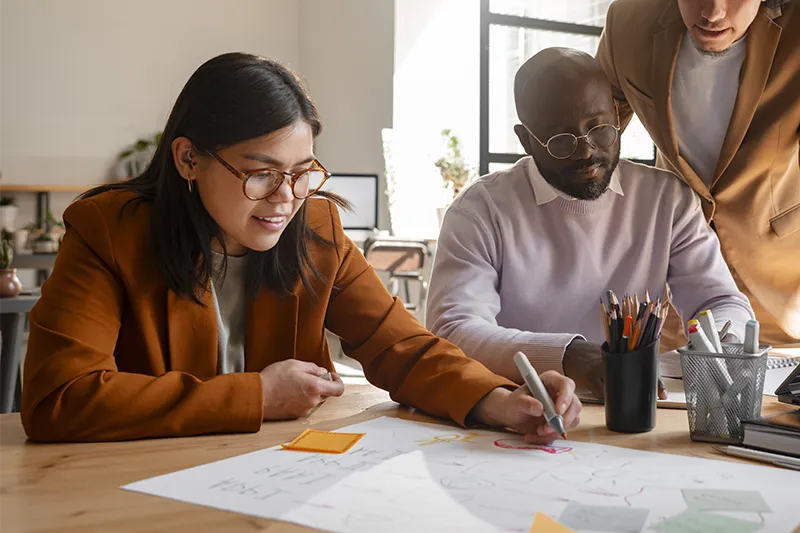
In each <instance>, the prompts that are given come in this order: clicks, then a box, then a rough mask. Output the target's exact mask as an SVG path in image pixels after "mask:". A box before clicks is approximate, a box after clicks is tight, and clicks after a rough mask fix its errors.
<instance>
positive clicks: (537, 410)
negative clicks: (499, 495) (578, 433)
mask: <svg viewBox="0 0 800 533" xmlns="http://www.w3.org/2000/svg"><path fill="white" fill-rule="evenodd" d="M539 378H541V380H542V383H543V384H544V386H545V388H546V389H547V391H548V392H549V393H550V397H551V398H553V399H554V400H553V405H555V408H556V412H557V413H558V414H560V415H561V416H562V418H563V419H564V427H565V428H566V429H567V430H569V429H570V428H574V427H575V426H577V425H578V423H579V422H580V412H581V408H582V406H581V402H580V400H578V397H577V396H575V382H574V381H572V380H571V379H570V378H568V377H566V376H562V375H561V374H559V373H558V372H555V371H552V370H551V371H548V372H544V373H542V374H541V375H540V376H539ZM543 414H544V408H543V407H542V404H541V403H540V402H539V400H537V399H536V398H534V397H533V396H531V394H530V392H528V388H527V387H526V386H522V387H519V388H518V389H517V390H515V391H514V392H510V391H508V390H507V389H504V388H500V387H498V388H496V389H494V390H492V391H491V392H490V393H489V394H487V395H486V396H484V397H483V399H482V400H481V401H480V402H478V404H477V405H476V406H475V407H474V408H473V409H472V412H471V416H472V417H473V418H474V419H475V420H477V421H479V422H481V423H483V424H486V425H489V426H495V427H508V428H511V429H513V430H516V431H519V432H520V433H522V434H523V435H525V440H526V441H527V442H531V443H534V444H547V443H549V442H552V441H553V440H555V439H556V438H558V436H559V435H558V433H557V432H556V430H554V429H553V428H552V427H550V425H549V424H548V423H547V420H545V418H544V416H543Z"/></svg>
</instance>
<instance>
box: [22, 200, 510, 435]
mask: <svg viewBox="0 0 800 533" xmlns="http://www.w3.org/2000/svg"><path fill="white" fill-rule="evenodd" d="M131 198H133V193H130V192H120V191H114V192H105V193H103V194H100V195H98V196H95V197H93V198H90V199H85V200H80V201H78V202H76V203H74V204H73V205H71V206H70V207H69V208H68V209H67V211H66V212H65V214H64V221H65V223H66V226H67V233H66V235H65V236H64V240H63V243H62V245H61V249H60V251H59V254H58V258H57V259H56V263H55V267H54V268H53V272H52V275H51V277H50V279H48V280H47V282H46V283H45V284H44V286H43V287H42V297H41V300H40V301H39V303H38V304H37V305H36V307H35V308H34V309H33V310H32V311H31V314H30V340H29V343H28V353H27V357H26V360H25V372H24V383H23V389H22V423H23V425H24V427H25V431H26V432H27V434H28V436H29V437H31V438H32V439H36V440H46V441H59V440H68V441H88V440H122V439H135V438H143V437H164V436H183V435H196V434H201V433H212V432H254V431H258V430H259V428H261V423H262V390H261V380H260V377H259V375H258V372H259V371H261V370H262V369H263V368H264V367H266V366H268V365H270V364H272V363H275V362H277V361H281V360H285V359H292V358H295V359H300V360H304V361H311V362H314V363H316V364H318V365H320V366H324V367H326V368H328V369H331V370H332V369H333V364H332V361H331V358H330V354H329V351H328V346H327V343H326V340H325V329H326V328H327V329H329V330H330V331H332V332H333V333H335V334H337V335H338V336H339V337H341V338H342V345H343V347H344V348H345V351H346V352H347V353H348V354H349V355H350V356H351V357H353V358H355V359H357V360H358V361H360V362H361V363H362V365H363V366H364V370H365V373H366V376H367V378H368V379H369V381H370V382H372V383H373V384H375V385H376V386H378V387H381V388H383V389H386V390H388V391H389V392H390V393H391V396H392V398H393V399H394V400H395V401H397V402H401V403H405V404H408V405H411V406H415V407H418V408H420V409H422V410H424V411H427V412H428V413H430V414H433V415H436V416H440V417H449V418H451V419H453V420H455V421H457V422H459V423H462V424H463V423H464V421H465V418H466V416H467V415H468V413H469V411H470V410H471V409H472V407H473V406H474V405H475V404H476V403H477V402H478V401H479V400H480V399H481V398H482V397H483V396H484V395H485V394H487V393H488V392H489V391H490V390H492V389H493V388H495V387H498V386H504V385H511V383H510V382H508V381H506V380H505V379H503V378H500V377H499V376H496V375H495V374H493V373H491V372H490V371H489V370H487V369H486V368H485V367H483V366H482V365H481V364H480V363H478V362H475V361H473V360H471V359H469V358H467V357H466V356H465V355H463V354H462V353H461V351H459V350H458V349H457V348H456V347H455V346H454V345H452V344H450V343H448V342H446V341H444V340H441V339H438V338H437V337H435V336H433V335H432V334H431V333H429V332H428V331H427V330H425V329H424V328H423V327H422V326H421V325H420V324H419V322H417V320H416V319H415V318H414V317H413V316H411V315H410V314H409V313H408V312H407V311H406V310H405V308H404V306H403V304H402V303H400V302H399V301H396V300H393V299H392V298H391V297H390V295H389V294H388V292H387V291H386V289H385V288H384V286H383V284H382V283H381V281H380V280H379V278H378V277H377V275H376V274H375V272H374V271H373V270H372V268H371V267H370V266H369V265H368V264H367V262H366V260H365V259H364V257H363V256H362V255H361V252H360V251H359V250H358V248H356V246H355V245H354V244H353V243H352V242H351V241H350V240H349V239H348V238H347V237H346V236H345V235H344V232H343V231H342V227H341V223H340V221H339V216H338V212H337V210H336V208H335V207H334V206H333V204H331V203H330V202H328V201H327V200H323V199H312V200H309V201H308V222H309V224H310V225H311V227H312V228H314V229H316V231H317V232H318V233H319V234H320V235H321V236H323V237H325V238H327V239H328V240H330V241H333V242H335V243H337V244H338V248H337V247H334V246H330V245H314V246H313V247H312V248H311V254H312V258H313V261H314V263H315V265H316V266H317V268H319V270H320V271H321V272H322V273H323V274H324V276H325V278H326V279H327V280H328V281H319V282H317V283H316V286H315V289H316V290H317V291H318V294H317V296H316V299H315V298H314V297H312V296H311V295H310V294H309V293H307V292H306V291H305V290H304V288H303V287H302V284H298V286H297V287H296V289H295V290H294V292H293V293H292V294H289V295H285V296H280V295H277V294H274V293H272V292H270V291H266V290H264V291H262V292H261V293H259V294H258V295H257V296H256V298H255V299H254V300H253V301H252V303H250V304H249V307H248V309H247V323H246V342H245V358H246V368H245V372H243V373H237V374H227V375H219V376H218V375H216V370H217V319H216V315H215V309H214V300H213V296H212V295H211V292H210V291H206V293H205V300H204V303H205V307H201V306H199V305H197V304H194V303H192V302H190V301H188V300H185V299H181V298H178V297H177V296H176V295H175V293H174V292H172V291H170V290H168V289H167V288H166V286H165V284H164V282H163V281H162V278H161V275H160V273H159V271H158V269H157V267H156V264H155V261H154V260H153V257H152V252H151V246H150V242H149V240H148V229H149V223H150V214H149V213H150V206H149V204H147V203H142V202H139V203H136V204H133V205H132V206H130V207H128V208H126V209H125V210H122V206H123V204H125V202H126V201H127V200H129V199H131Z"/></svg>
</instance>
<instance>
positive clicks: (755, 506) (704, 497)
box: [683, 489, 772, 513]
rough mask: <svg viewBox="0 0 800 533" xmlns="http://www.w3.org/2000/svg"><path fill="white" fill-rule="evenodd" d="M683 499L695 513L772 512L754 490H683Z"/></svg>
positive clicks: (759, 494)
mask: <svg viewBox="0 0 800 533" xmlns="http://www.w3.org/2000/svg"><path fill="white" fill-rule="evenodd" d="M683 499H684V500H686V505H687V506H688V507H689V509H694V510H696V511H744V512H753V513H771V512H772V509H770V508H769V505H767V502H765V501H764V497H763V496H761V493H760V492H756V491H754V490H722V489H683Z"/></svg>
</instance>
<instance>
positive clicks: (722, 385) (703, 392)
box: [678, 344, 771, 443]
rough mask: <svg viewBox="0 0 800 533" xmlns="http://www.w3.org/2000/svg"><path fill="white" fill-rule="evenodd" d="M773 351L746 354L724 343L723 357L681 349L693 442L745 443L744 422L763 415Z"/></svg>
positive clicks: (738, 346) (763, 347)
mask: <svg viewBox="0 0 800 533" xmlns="http://www.w3.org/2000/svg"><path fill="white" fill-rule="evenodd" d="M770 348H771V347H770V346H766V345H761V346H759V349H760V351H759V352H758V353H757V354H746V353H744V349H743V345H742V344H723V345H722V350H723V352H724V353H722V354H719V353H708V352H694V351H691V350H689V349H688V348H680V349H679V350H678V351H679V352H680V354H681V368H682V370H683V387H684V390H685V391H686V413H687V415H688V417H689V435H690V436H691V439H692V440H695V441H705V442H726V443H739V442H741V441H742V437H743V434H742V421H743V420H752V419H753V418H757V417H759V416H760V415H761V397H762V394H763V389H764V375H765V373H766V369H767V354H768V353H769V351H770Z"/></svg>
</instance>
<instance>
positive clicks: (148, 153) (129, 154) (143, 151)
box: [114, 132, 162, 180]
mask: <svg viewBox="0 0 800 533" xmlns="http://www.w3.org/2000/svg"><path fill="white" fill-rule="evenodd" d="M161 133H162V132H158V133H156V134H155V135H154V136H153V138H151V139H147V138H141V139H139V140H137V141H136V142H135V143H133V144H132V145H130V146H128V147H127V148H125V150H123V151H122V152H120V154H119V155H118V156H117V166H116V169H115V172H114V173H115V174H116V176H115V177H116V178H117V179H118V180H126V179H129V178H134V177H136V176H139V175H140V174H141V173H142V172H144V171H145V169H146V168H147V165H149V164H150V161H151V160H152V159H153V156H154V155H155V153H156V148H157V147H158V143H159V141H160V140H161Z"/></svg>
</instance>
